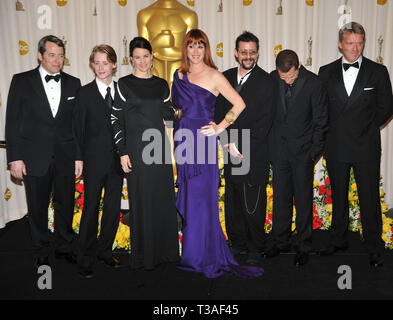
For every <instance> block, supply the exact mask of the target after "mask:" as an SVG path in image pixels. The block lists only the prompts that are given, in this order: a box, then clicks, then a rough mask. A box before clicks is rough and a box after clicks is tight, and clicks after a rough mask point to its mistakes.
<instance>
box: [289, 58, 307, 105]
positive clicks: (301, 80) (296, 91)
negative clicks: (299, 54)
mask: <svg viewBox="0 0 393 320" xmlns="http://www.w3.org/2000/svg"><path fill="white" fill-rule="evenodd" d="M305 83H306V78H305V76H304V67H303V66H301V67H300V71H299V77H298V78H297V80H296V84H295V86H294V88H293V89H294V90H293V94H292V99H291V101H294V100H295V99H296V97H297V96H298V94H299V92H301V91H302V88H303V86H304V84H305ZM288 107H289V106H287V108H288Z"/></svg>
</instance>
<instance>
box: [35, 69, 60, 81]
mask: <svg viewBox="0 0 393 320" xmlns="http://www.w3.org/2000/svg"><path fill="white" fill-rule="evenodd" d="M38 71H39V72H40V75H41V80H42V82H43V83H44V85H45V84H46V83H47V82H46V80H45V77H46V76H47V75H50V76H56V75H58V74H60V72H57V73H54V74H50V73H49V72H48V71H46V70H45V69H44V68H43V67H42V65H40V67H39V68H38ZM52 81H54V80H52ZM54 83H57V84H59V85H60V83H61V78H60V81H59V82H56V81H54Z"/></svg>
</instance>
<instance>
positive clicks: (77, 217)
mask: <svg viewBox="0 0 393 320" xmlns="http://www.w3.org/2000/svg"><path fill="white" fill-rule="evenodd" d="M81 217H82V212H81V211H80V210H79V211H78V213H75V214H74V217H73V220H72V229H74V230H75V229H76V228H77V227H78V225H79V224H80V221H81Z"/></svg>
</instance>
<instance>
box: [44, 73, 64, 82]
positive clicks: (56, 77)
mask: <svg viewBox="0 0 393 320" xmlns="http://www.w3.org/2000/svg"><path fill="white" fill-rule="evenodd" d="M52 79H53V80H55V81H56V82H59V80H60V74H57V75H55V76H51V75H49V74H47V75H46V76H45V80H46V82H49V81H50V80H52Z"/></svg>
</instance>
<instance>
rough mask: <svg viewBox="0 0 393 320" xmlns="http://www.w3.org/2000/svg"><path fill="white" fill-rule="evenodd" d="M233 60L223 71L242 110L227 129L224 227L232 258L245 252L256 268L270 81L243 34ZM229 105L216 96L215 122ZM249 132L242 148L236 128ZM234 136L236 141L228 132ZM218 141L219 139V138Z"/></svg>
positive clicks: (261, 243) (272, 93)
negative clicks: (242, 168)
mask: <svg viewBox="0 0 393 320" xmlns="http://www.w3.org/2000/svg"><path fill="white" fill-rule="evenodd" d="M235 57H236V60H237V62H238V63H239V66H238V67H235V68H232V69H229V70H227V71H225V72H224V76H225V77H226V78H227V79H228V81H229V82H230V84H231V85H232V86H233V87H234V88H235V89H236V90H237V91H238V92H239V94H240V96H241V97H242V98H243V100H244V102H245V104H246V105H247V108H246V109H245V110H244V111H243V112H242V113H241V115H240V116H239V118H238V119H236V121H235V122H234V123H233V124H232V125H230V126H229V127H228V128H227V132H229V140H228V142H229V144H228V145H227V146H225V147H226V148H228V151H229V153H230V155H231V157H230V159H229V161H228V162H227V163H225V166H224V173H225V224H226V230H227V233H228V238H229V240H230V241H231V250H232V252H233V253H234V254H238V253H243V254H245V253H248V258H247V263H249V264H258V263H259V262H260V260H261V257H262V253H263V251H264V249H265V242H266V236H265V229H264V226H265V219H266V184H267V182H268V178H269V166H270V162H269V154H268V141H267V136H268V133H269V130H270V128H271V125H272V119H273V116H272V114H273V108H274V105H275V103H274V100H275V97H276V85H275V81H274V80H273V79H272V78H271V77H270V75H269V74H268V73H267V72H265V71H264V70H262V69H261V68H260V67H259V66H258V65H257V61H258V57H259V40H258V38H257V37H256V36H255V35H254V34H252V33H250V32H244V33H243V34H241V35H240V36H239V37H238V38H237V39H236V49H235ZM231 107H232V105H231V104H230V103H229V102H228V101H227V100H226V99H225V98H224V97H223V96H222V95H220V96H219V97H218V98H217V103H216V109H215V119H216V121H221V119H223V118H224V117H225V115H226V113H227V112H228V111H229V110H230V109H231ZM245 129H246V130H249V132H250V139H249V140H250V141H247V143H248V144H249V146H248V147H246V146H245V145H244V144H243V142H246V141H243V134H244V131H242V130H245ZM233 130H236V131H237V133H238V139H236V141H234V138H236V137H235V136H234V135H233V134H231V133H230V132H232V133H233ZM221 141H222V142H223V140H221ZM236 158H238V159H241V160H242V164H243V165H244V163H246V162H248V163H249V171H248V172H245V173H241V174H239V173H236V169H239V167H240V166H241V165H242V164H239V161H236Z"/></svg>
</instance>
